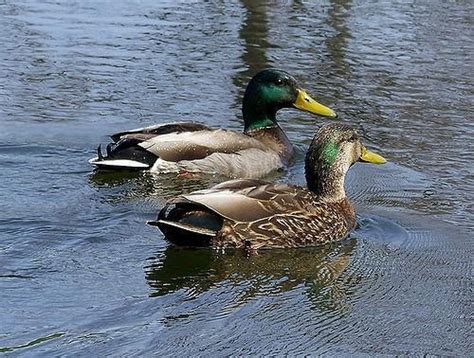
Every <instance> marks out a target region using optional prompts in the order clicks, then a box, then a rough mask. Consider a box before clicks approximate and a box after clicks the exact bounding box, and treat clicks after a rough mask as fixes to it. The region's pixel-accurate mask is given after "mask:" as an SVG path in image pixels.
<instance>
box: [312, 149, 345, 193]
mask: <svg viewBox="0 0 474 358" xmlns="http://www.w3.org/2000/svg"><path fill="white" fill-rule="evenodd" d="M348 169H349V168H345V166H344V165H343V164H341V163H339V162H337V161H336V162H328V161H326V160H318V161H316V160H315V158H314V157H313V155H312V154H310V153H308V156H307V157H306V163H305V173H306V183H307V185H308V189H309V190H311V191H312V192H313V193H315V194H316V195H318V196H319V197H320V198H321V199H322V200H325V201H328V202H338V201H341V200H344V199H345V198H346V192H345V190H344V178H345V176H346V172H347V170H348Z"/></svg>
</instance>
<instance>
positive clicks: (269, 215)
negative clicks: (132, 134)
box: [149, 124, 386, 250]
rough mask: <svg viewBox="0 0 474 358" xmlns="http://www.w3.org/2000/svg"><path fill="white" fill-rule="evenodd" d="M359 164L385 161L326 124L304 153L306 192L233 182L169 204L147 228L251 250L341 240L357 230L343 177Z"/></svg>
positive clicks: (181, 241) (187, 241)
mask: <svg viewBox="0 0 474 358" xmlns="http://www.w3.org/2000/svg"><path fill="white" fill-rule="evenodd" d="M358 161H363V162H370V163H375V164H383V163H385V162H386V161H385V159H384V158H383V157H382V156H380V155H378V154H375V153H373V152H370V151H369V150H367V148H366V147H364V146H363V145H362V144H361V142H360V139H359V135H358V134H357V132H356V131H355V130H354V129H352V128H351V127H348V126H347V125H344V124H330V125H327V126H324V127H322V128H321V129H320V130H319V131H318V132H317V134H316V135H315V137H314V138H313V141H312V143H311V145H310V147H309V150H308V152H307V155H306V160H305V173H306V183H307V187H308V188H307V189H305V188H302V187H299V186H295V185H288V184H280V183H270V182H266V181H262V180H257V179H240V180H239V179H237V180H231V181H227V182H224V183H221V184H219V185H216V186H214V187H212V188H211V189H207V190H201V191H196V192H193V193H190V194H187V195H181V196H178V197H177V198H174V199H172V200H170V201H169V202H168V203H167V204H166V205H165V207H164V208H163V209H162V210H161V211H160V212H159V214H158V219H157V220H156V221H152V222H149V224H151V225H155V226H158V227H159V228H160V230H161V231H162V232H163V233H164V235H165V237H166V238H167V239H168V240H169V241H170V242H172V243H174V244H176V245H185V246H214V247H218V248H226V247H234V248H246V249H251V250H257V249H262V248H285V247H298V246H314V245H318V244H324V243H328V242H331V241H336V240H341V239H343V238H344V237H346V236H347V235H348V234H349V232H350V231H351V230H352V229H353V228H354V227H355V225H356V220H355V212H354V208H353V206H352V204H351V202H350V201H349V199H348V198H347V197H346V194H345V191H344V178H345V175H346V173H347V171H348V169H349V168H350V167H351V166H352V165H353V164H354V163H355V162H358Z"/></svg>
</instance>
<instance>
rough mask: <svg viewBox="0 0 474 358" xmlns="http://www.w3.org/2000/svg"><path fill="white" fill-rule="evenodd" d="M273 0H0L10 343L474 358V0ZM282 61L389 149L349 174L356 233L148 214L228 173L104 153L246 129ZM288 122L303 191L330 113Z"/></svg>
mask: <svg viewBox="0 0 474 358" xmlns="http://www.w3.org/2000/svg"><path fill="white" fill-rule="evenodd" d="M256 3H257V2H254V1H240V2H237V1H213V2H201V1H193V2H179V1H178V2H176V1H169V2H168V1H162V2H155V1H151V0H150V1H148V0H142V1H138V0H136V1H117V2H116V1H29V0H16V1H9V0H3V1H1V0H0V35H1V38H2V40H1V41H0V165H1V169H2V173H1V180H0V198H1V202H2V205H3V208H2V210H1V212H0V302H1V304H0V322H1V323H0V352H4V353H10V354H13V355H15V354H22V355H23V354H24V355H28V356H37V355H41V354H42V355H45V356H57V355H81V356H90V355H106V354H107V355H109V354H112V355H126V356H128V355H140V356H142V355H152V354H155V355H158V354H169V355H171V354H176V353H180V354H181V355H190V354H193V355H198V354H205V355H211V354H215V355H245V354H304V353H312V354H327V355H341V354H346V355H347V354H357V355H364V354H389V355H391V354H394V355H395V354H398V355H404V354H419V355H422V354H435V355H458V356H467V355H469V354H472V343H471V342H472V336H470V331H471V330H470V327H471V320H470V313H471V312H472V285H471V277H472V231H473V228H474V225H473V220H474V213H473V211H474V208H473V205H472V200H473V190H474V185H473V182H474V161H473V158H474V143H473V142H474V141H473V135H474V124H473V123H474V122H473V119H474V116H473V99H474V93H473V88H474V86H473V85H474V83H473V82H474V80H473V73H474V65H473V60H472V58H473V57H474V54H473V50H474V26H473V22H474V21H473V14H474V6H473V5H472V2H470V1H449V2H448V1H446V2H434V1H433V2H431V1H430V2H425V3H423V2H412V1H403V2H397V3H383V4H382V3H372V2H371V3H369V2H366V1H349V0H347V1H344V0H334V1H330V2H327V1H324V2H322V3H321V2H318V3H316V2H314V3H313V2H304V1H287V2H269V3H268V4H267V5H265V4H263V3H262V4H261V5H256ZM258 3H260V2H258ZM270 66H272V67H279V68H282V69H285V70H287V71H289V72H291V73H292V74H294V75H295V76H296V77H297V78H298V79H299V80H300V81H301V82H302V83H303V84H304V86H305V87H306V88H307V89H308V91H309V92H310V93H312V94H314V96H315V97H317V98H318V99H319V100H320V101H321V102H323V103H326V104H328V105H330V106H331V107H333V108H334V109H336V110H337V111H338V113H339V114H340V118H341V120H343V121H346V122H350V123H352V124H353V125H354V126H356V127H358V128H360V131H361V132H362V133H363V136H364V137H365V141H366V142H367V145H368V146H369V147H371V148H374V149H376V150H377V151H378V152H380V153H381V154H383V155H384V156H385V157H387V158H388V159H389V160H390V163H389V164H387V165H385V166H377V167H371V166H369V165H356V166H355V167H354V168H353V169H352V170H351V172H350V173H349V176H348V179H347V182H346V187H347V190H348V193H349V194H350V195H351V197H352V198H353V200H354V202H355V204H356V207H357V209H358V216H359V217H358V221H359V228H358V229H357V230H356V231H354V232H353V233H352V234H351V236H350V238H349V239H348V240H345V241H343V242H341V243H338V244H334V245H331V246H325V247H319V248H313V249H304V250H286V251H285V250H283V251H278V250H276V251H270V252H263V253H261V254H259V255H252V256H250V257H247V256H245V255H243V253H241V252H224V253H222V252H214V251H211V250H189V249H187V250H185V249H177V248H173V247H171V246H169V245H168V244H167V243H166V242H165V241H164V240H163V237H162V236H161V234H160V233H159V231H157V230H156V229H155V228H152V227H147V226H146V225H145V224H144V222H145V221H146V220H149V219H152V218H154V216H155V214H156V211H157V209H158V208H160V207H161V205H162V204H163V203H164V200H165V199H166V198H169V197H171V196H173V195H176V194H178V193H182V192H188V191H191V190H194V189H198V188H203V187H206V186H208V185H210V184H211V183H212V182H215V181H218V180H219V179H218V178H214V179H211V180H184V179H179V178H178V179H176V178H174V177H173V176H165V177H162V178H158V177H155V176H152V175H149V174H139V175H137V174H127V173H94V172H93V169H92V168H91V167H90V166H89V164H88V163H87V160H88V159H89V158H90V157H92V156H93V155H94V151H95V147H96V145H97V144H98V143H99V142H106V141H107V135H108V134H111V133H113V132H115V131H119V130H123V129H128V128H134V127H140V126H143V125H148V124H152V123H161V122H166V121H174V120H178V119H179V120H196V121H201V122H204V123H206V124H209V125H214V126H224V127H227V128H232V129H236V130H241V128H242V125H243V123H242V120H241V116H240V104H241V97H242V94H243V88H244V86H245V84H246V83H247V81H248V80H249V78H250V77H251V76H252V75H253V74H254V73H255V72H256V71H258V70H260V69H262V68H265V67H270ZM279 118H280V122H281V125H282V126H283V127H284V128H285V130H286V131H287V132H288V134H289V136H290V137H291V139H292V140H293V142H294V143H295V144H296V146H297V147H298V148H299V154H298V158H297V160H296V164H295V165H294V166H293V167H292V168H290V169H289V170H288V172H286V173H285V174H284V175H282V176H280V177H277V178H274V179H273V180H280V181H284V182H294V183H300V184H303V183H304V173H303V172H304V169H303V158H304V151H305V149H306V146H307V145H308V143H309V141H310V139H311V137H312V135H313V133H314V131H315V129H316V128H317V127H319V126H320V125H321V124H322V123H323V120H322V119H319V118H314V117H311V116H310V115H307V114H304V113H301V112H295V111H284V112H283V113H281V114H280V117H279Z"/></svg>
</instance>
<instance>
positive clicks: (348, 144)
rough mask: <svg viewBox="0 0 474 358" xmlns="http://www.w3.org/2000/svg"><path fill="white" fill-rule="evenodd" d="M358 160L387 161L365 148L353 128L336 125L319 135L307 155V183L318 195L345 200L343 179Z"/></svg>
mask: <svg viewBox="0 0 474 358" xmlns="http://www.w3.org/2000/svg"><path fill="white" fill-rule="evenodd" d="M358 161H362V162H369V163H374V164H383V163H385V162H386V160H385V159H384V158H383V157H382V156H380V155H378V154H375V153H373V152H371V151H369V150H368V149H367V148H366V147H364V146H363V145H362V143H361V141H360V137H359V134H358V133H357V131H355V130H354V129H352V128H351V127H349V126H347V125H345V124H341V123H333V124H329V125H326V126H324V127H322V128H321V129H320V130H319V131H318V133H316V135H315V137H314V139H313V141H312V143H311V145H310V147H309V149H308V153H307V154H306V167H305V172H306V182H307V185H308V188H309V189H310V190H311V191H313V192H315V193H316V194H318V195H324V196H327V197H332V198H334V200H339V199H341V197H344V195H345V194H344V177H345V175H346V173H347V171H348V170H349V168H350V167H351V166H352V165H353V164H354V163H355V162H358Z"/></svg>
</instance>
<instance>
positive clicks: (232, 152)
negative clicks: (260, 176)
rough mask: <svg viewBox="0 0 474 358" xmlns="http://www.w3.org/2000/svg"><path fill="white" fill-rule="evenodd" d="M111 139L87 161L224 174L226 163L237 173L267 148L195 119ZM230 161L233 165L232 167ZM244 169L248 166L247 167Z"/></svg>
mask: <svg viewBox="0 0 474 358" xmlns="http://www.w3.org/2000/svg"><path fill="white" fill-rule="evenodd" d="M112 140H114V142H113V143H110V144H109V145H107V148H106V155H103V154H102V152H101V150H100V146H99V148H98V153H97V157H96V158H93V159H91V160H90V161H89V162H90V163H91V164H93V165H95V166H97V167H99V168H112V169H119V168H127V169H152V170H154V171H157V172H181V171H189V172H208V173H215V172H217V173H224V174H225V173H226V170H225V169H226V167H229V166H230V167H231V169H232V170H231V171H233V172H237V173H239V171H242V170H241V168H240V167H241V166H245V162H246V161H247V159H248V158H251V157H252V155H255V156H258V155H262V154H263V156H265V155H266V153H268V152H270V151H269V150H268V148H267V147H266V146H265V145H264V144H263V143H262V142H261V141H259V140H257V139H254V138H252V137H250V136H247V135H245V134H243V133H237V132H234V131H229V130H223V129H211V128H208V127H206V126H203V125H201V124H197V123H175V124H166V125H159V126H151V127H146V128H141V129H136V130H132V131H127V132H120V133H116V134H114V135H113V136H112ZM246 150H253V152H250V153H248V152H245V151H246ZM273 154H274V155H273V156H272V157H271V158H270V160H269V163H270V164H269V166H270V165H271V166H272V167H278V166H279V162H280V159H279V157H278V155H276V154H275V153H273ZM242 155H244V157H242ZM242 162H243V164H242ZM232 163H233V164H235V165H234V166H236V167H237V168H232ZM238 163H240V164H238ZM247 166H248V163H247ZM247 171H251V169H249V168H247ZM268 171H269V170H267V172H268ZM231 174H232V173H231Z"/></svg>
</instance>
